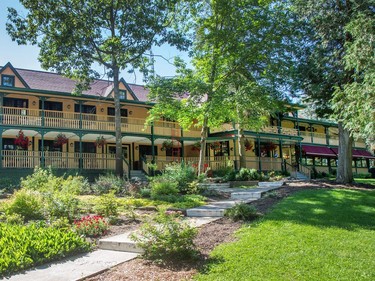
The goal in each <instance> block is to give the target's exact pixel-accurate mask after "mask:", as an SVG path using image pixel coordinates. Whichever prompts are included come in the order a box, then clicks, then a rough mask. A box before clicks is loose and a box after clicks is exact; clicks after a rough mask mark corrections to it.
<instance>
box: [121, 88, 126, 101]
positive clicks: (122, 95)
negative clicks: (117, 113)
mask: <svg viewBox="0 0 375 281" xmlns="http://www.w3.org/2000/svg"><path fill="white" fill-rule="evenodd" d="M120 100H126V91H124V90H120Z"/></svg>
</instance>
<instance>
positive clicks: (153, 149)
mask: <svg viewBox="0 0 375 281" xmlns="http://www.w3.org/2000/svg"><path fill="white" fill-rule="evenodd" d="M154 137H155V136H154V122H152V123H151V155H152V159H151V163H152V164H154V163H155V147H154V146H155V138H154Z"/></svg>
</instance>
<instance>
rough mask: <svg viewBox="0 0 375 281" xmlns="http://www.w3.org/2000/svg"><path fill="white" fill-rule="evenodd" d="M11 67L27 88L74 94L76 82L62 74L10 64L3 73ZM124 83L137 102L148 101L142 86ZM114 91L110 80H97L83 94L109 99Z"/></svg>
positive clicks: (146, 91)
mask: <svg viewBox="0 0 375 281" xmlns="http://www.w3.org/2000/svg"><path fill="white" fill-rule="evenodd" d="M8 66H9V67H10V68H11V69H12V71H13V72H14V73H15V75H17V77H18V78H19V79H20V81H22V83H24V85H25V87H27V88H29V89H33V90H43V91H53V92H62V93H72V92H73V90H74V88H75V86H76V83H77V82H76V81H74V80H72V79H69V78H66V77H64V76H63V75H61V74H58V73H53V72H46V71H39V70H30V69H23V68H14V67H13V66H12V65H11V64H10V63H7V64H6V65H5V66H4V67H3V68H1V70H0V73H1V71H3V70H4V69H5V68H7V67H8ZM121 82H122V83H123V84H124V85H125V87H126V89H127V90H128V91H129V93H130V95H131V96H132V97H133V98H134V100H135V101H147V95H148V90H147V89H146V88H145V87H144V86H141V85H135V84H128V83H127V82H126V81H125V80H124V79H123V78H122V79H121V80H120V83H121ZM112 91H113V82H112V81H110V80H104V79H96V80H94V81H93V82H92V83H91V84H90V89H88V90H85V91H83V92H82V94H83V95H89V96H97V97H107V96H108V95H109V94H110V93H111V92H112Z"/></svg>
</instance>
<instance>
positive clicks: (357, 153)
mask: <svg viewBox="0 0 375 281" xmlns="http://www.w3.org/2000/svg"><path fill="white" fill-rule="evenodd" d="M332 150H333V151H334V152H335V153H336V154H337V153H338V148H332ZM352 156H353V158H368V159H375V157H374V156H373V155H372V154H371V153H370V152H368V151H367V150H364V149H353V150H352Z"/></svg>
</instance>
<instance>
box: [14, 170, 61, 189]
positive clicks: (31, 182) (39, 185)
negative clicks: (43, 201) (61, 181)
mask: <svg viewBox="0 0 375 281" xmlns="http://www.w3.org/2000/svg"><path fill="white" fill-rule="evenodd" d="M55 184H56V179H54V176H53V174H52V170H51V168H49V169H43V168H40V167H35V169H34V173H33V174H31V175H28V176H27V177H26V178H25V179H24V178H21V187H23V188H26V189H29V190H38V191H45V190H51V189H55V188H56V187H55Z"/></svg>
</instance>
